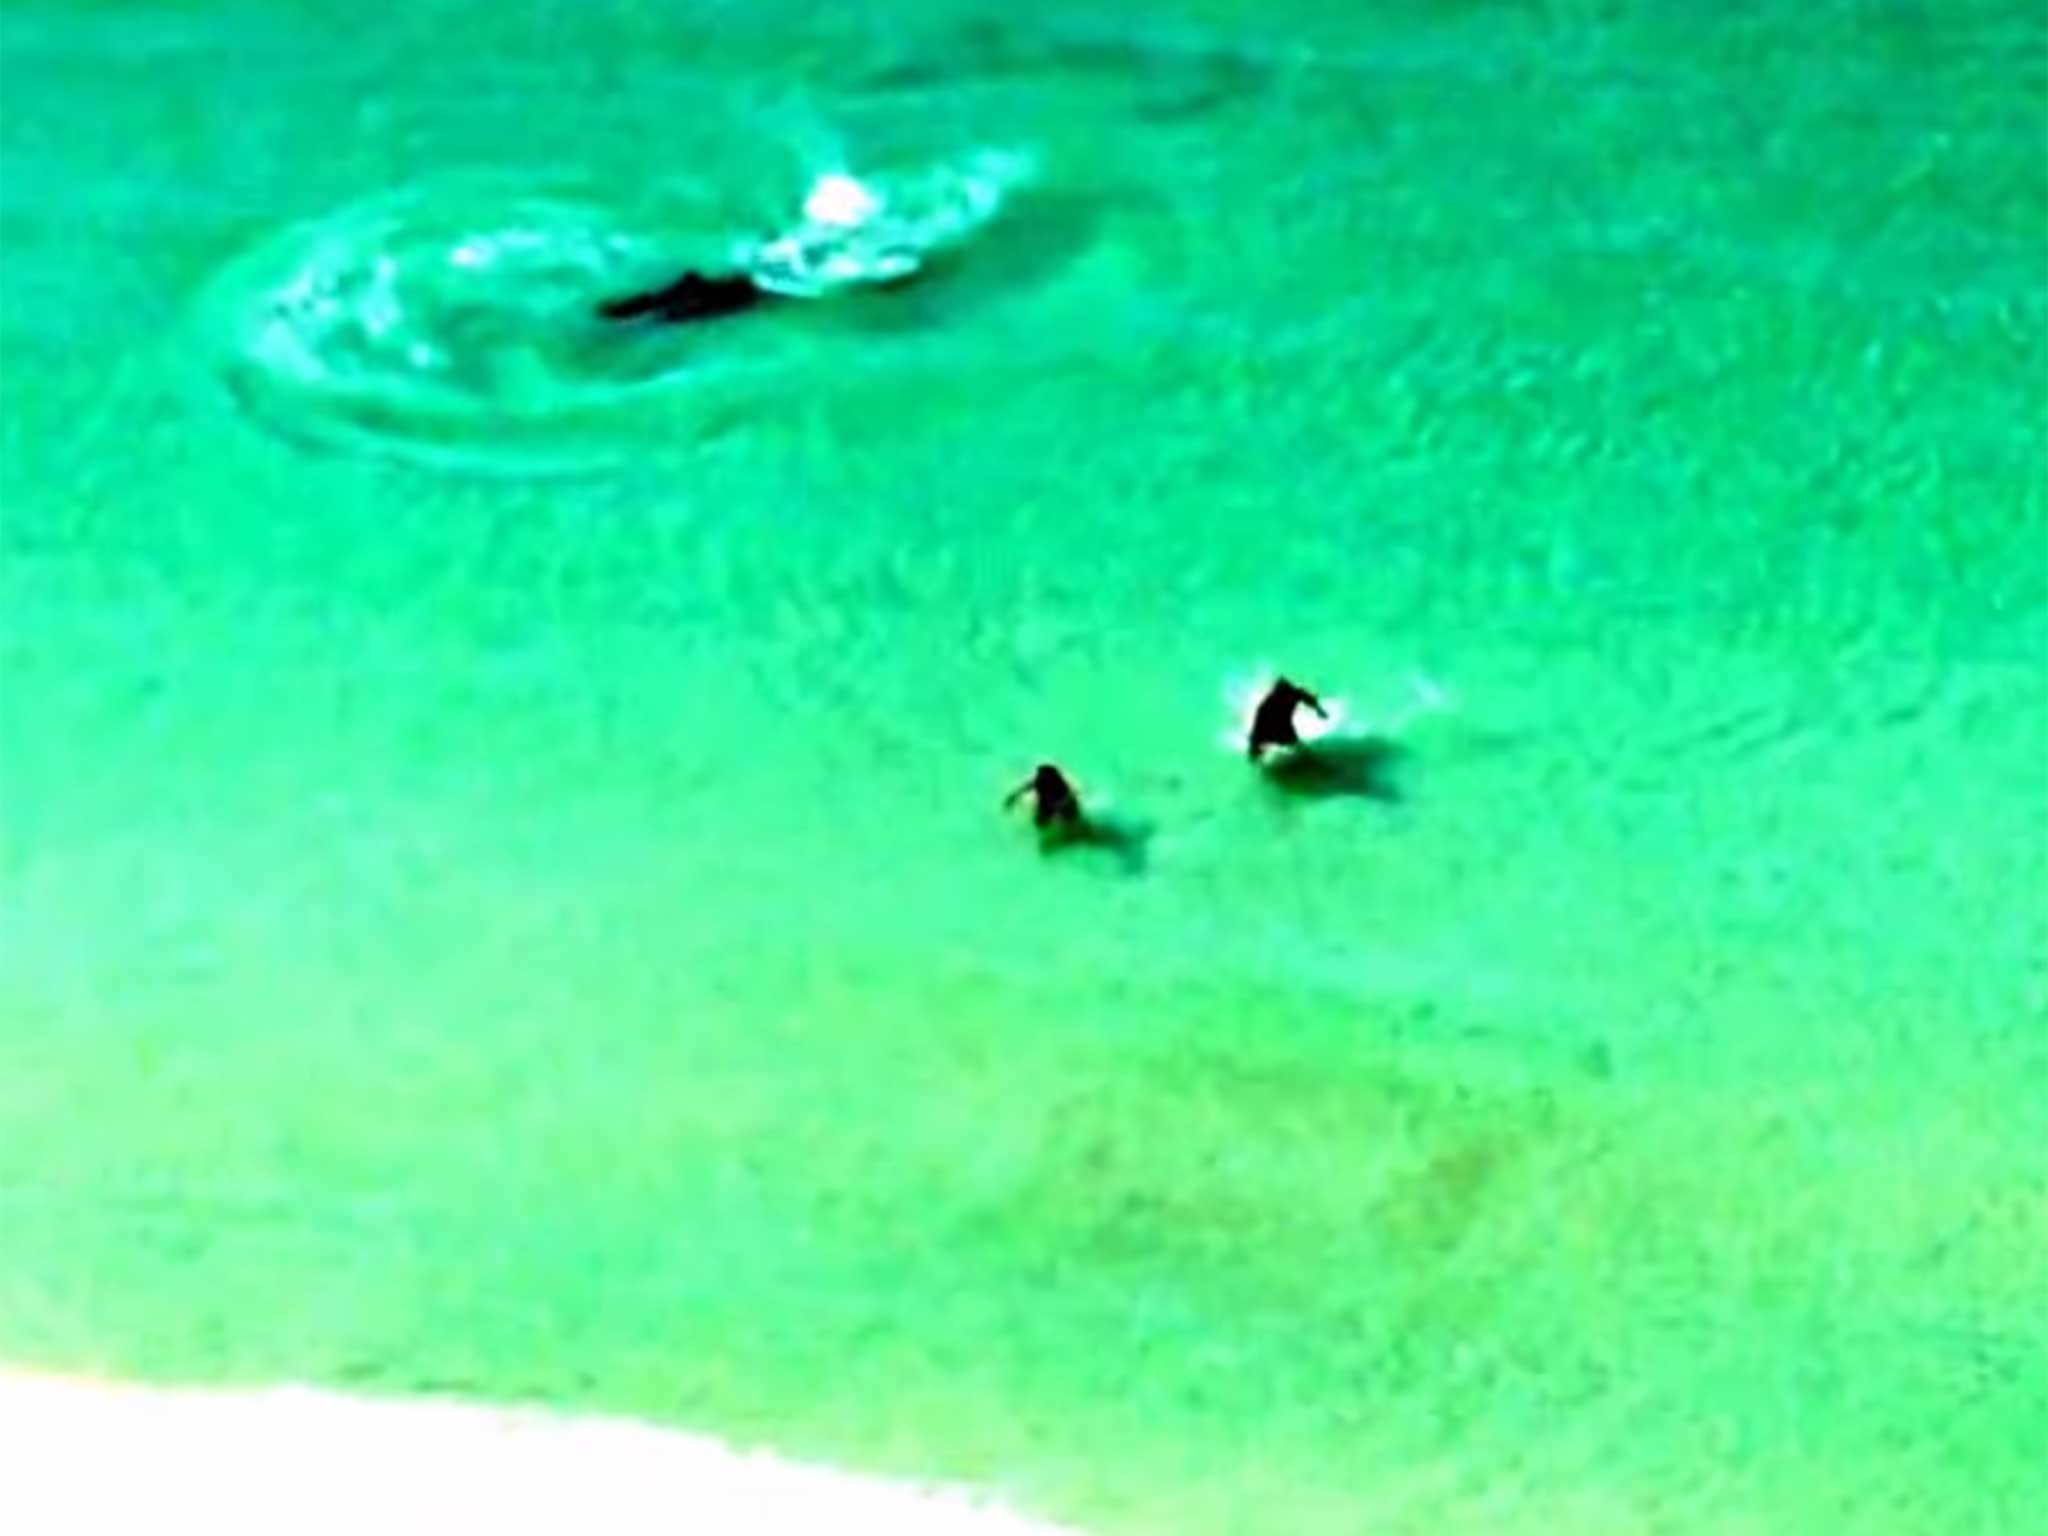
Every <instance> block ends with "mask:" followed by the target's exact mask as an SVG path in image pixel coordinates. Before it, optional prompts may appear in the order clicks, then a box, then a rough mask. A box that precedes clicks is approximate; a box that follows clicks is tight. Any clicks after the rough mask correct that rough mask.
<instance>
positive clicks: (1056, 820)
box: [1003, 763, 1086, 833]
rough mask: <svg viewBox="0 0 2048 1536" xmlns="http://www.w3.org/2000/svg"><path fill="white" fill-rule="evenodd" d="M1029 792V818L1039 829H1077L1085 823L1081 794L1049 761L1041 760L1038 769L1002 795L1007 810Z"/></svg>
mask: <svg viewBox="0 0 2048 1536" xmlns="http://www.w3.org/2000/svg"><path fill="white" fill-rule="evenodd" d="M1026 795H1029V796H1031V820H1032V824H1033V825H1035V826H1036V827H1037V828H1038V830H1039V831H1040V832H1045V833H1072V832H1079V831H1081V830H1082V828H1083V827H1084V826H1085V825H1086V823H1085V821H1084V818H1083V817H1082V815H1081V797H1080V796H1079V795H1077V794H1075V793H1074V786H1073V784H1072V783H1071V782H1070V781H1069V780H1068V778H1067V776H1066V775H1065V774H1064V773H1061V772H1060V771H1059V769H1057V768H1055V767H1054V766H1053V765H1052V764H1051V763H1040V764H1039V765H1038V771H1037V772H1036V773H1034V774H1032V775H1031V777H1030V778H1029V779H1026V780H1025V781H1024V782H1023V783H1022V784H1019V785H1018V786H1017V787H1016V788H1015V789H1013V790H1011V791H1010V792H1009V794H1007V795H1005V796H1004V797H1003V809H1004V810H1008V809H1009V808H1010V807H1011V806H1013V805H1015V804H1016V803H1017V802H1018V801H1019V800H1021V799H1022V798H1023V797H1024V796H1026Z"/></svg>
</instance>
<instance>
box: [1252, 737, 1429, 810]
mask: <svg viewBox="0 0 2048 1536" xmlns="http://www.w3.org/2000/svg"><path fill="white" fill-rule="evenodd" d="M1409 756H1410V754H1409V751H1408V749H1407V748H1406V747H1404V746H1402V745H1401V744H1400V743H1399V742H1396V741H1391V740H1389V739H1388V738H1386V737H1384V736H1341V737H1334V738H1333V737H1325V738H1323V739H1322V740H1321V741H1315V742H1310V743H1308V744H1306V745H1304V746H1299V747H1295V748H1293V749H1292V750H1291V751H1288V752H1287V753H1285V754H1284V755H1276V756H1274V757H1272V758H1270V759H1268V760H1267V761H1266V762H1265V763H1264V764H1262V765H1261V768H1260V771H1261V773H1262V774H1263V775H1264V777H1265V780H1266V783H1267V784H1268V785H1270V786H1271V787H1272V788H1273V789H1275V790H1277V791H1278V792H1280V793H1281V794H1284V795H1291V796H1294V797H1296V798H1298V799H1304V800H1328V799H1334V798H1337V797H1339V796H1352V797H1355V798H1358V799H1362V800H1377V801H1379V802H1381V803H1382V804H1386V805H1398V804H1400V803H1401V802H1402V801H1403V800H1405V799H1406V798H1407V793H1406V790H1405V789H1404V787H1403V785H1402V783H1401V773H1402V769H1403V766H1404V765H1405V764H1406V763H1407V761H1408V759H1409Z"/></svg>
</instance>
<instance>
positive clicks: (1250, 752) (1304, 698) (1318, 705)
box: [1244, 677, 1330, 762]
mask: <svg viewBox="0 0 2048 1536" xmlns="http://www.w3.org/2000/svg"><path fill="white" fill-rule="evenodd" d="M1304 704H1306V705H1307V706H1308V707H1309V708H1310V709H1312V710H1314V711H1315V712H1316V715H1317V717H1318V718H1320V719H1323V720H1327V719H1329V718H1330V714H1329V711H1328V710H1326V709H1324V708H1323V701H1322V700H1321V699H1319V698H1317V697H1316V696H1315V695H1314V694H1312V693H1310V692H1309V691H1308V690H1307V689H1306V688H1303V687H1301V686H1300V685H1299V684H1296V683H1291V682H1289V681H1288V680H1287V679H1286V678H1284V677H1283V678H1279V679H1277V680H1276V681H1275V682H1274V684H1273V686H1272V687H1271V688H1268V689H1267V690H1266V696H1265V697H1264V698H1262V699H1260V700H1259V704H1258V708H1257V709H1256V710H1254V711H1253V712H1252V728H1251V735H1250V736H1249V737H1248V738H1247V739H1246V741H1245V749H1244V751H1245V756H1246V757H1249V758H1250V759H1251V760H1252V761H1253V762H1257V761H1258V760H1259V758H1260V756H1261V755H1262V754H1263V753H1264V752H1265V751H1266V750H1267V749H1268V748H1269V747H1298V746H1300V745H1301V736H1300V734H1299V733H1298V732H1297V731H1296V730H1295V729H1294V712H1295V710H1296V709H1298V708H1300V707H1301V706H1302V705H1304Z"/></svg>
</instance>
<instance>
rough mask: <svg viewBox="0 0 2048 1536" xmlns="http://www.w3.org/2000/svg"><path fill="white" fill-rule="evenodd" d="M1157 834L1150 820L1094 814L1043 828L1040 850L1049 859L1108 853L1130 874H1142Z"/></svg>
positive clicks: (1041, 829)
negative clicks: (1148, 851)
mask: <svg viewBox="0 0 2048 1536" xmlns="http://www.w3.org/2000/svg"><path fill="white" fill-rule="evenodd" d="M1153 831H1154V828H1153V825H1152V823H1151V822H1149V821H1136V820H1132V819H1131V818H1128V817H1123V816H1116V815H1091V816H1086V817H1084V818H1082V819H1081V820H1080V821H1078V822H1070V823H1058V824H1055V825H1052V826H1047V827H1041V828H1040V829H1039V832H1038V851H1039V853H1041V854H1043V855H1046V856H1052V855H1056V854H1071V853H1076V852H1083V851H1086V852H1094V853H1100V854H1107V855H1108V856H1109V857H1111V858H1112V859H1114V860H1115V861H1116V863H1117V866H1118V868H1120V869H1121V870H1122V871H1123V873H1125V874H1126V875H1142V874H1144V873H1145V868H1146V859H1147V852H1146V850H1147V845H1148V844H1149V843H1150V842H1151V841H1152V833H1153Z"/></svg>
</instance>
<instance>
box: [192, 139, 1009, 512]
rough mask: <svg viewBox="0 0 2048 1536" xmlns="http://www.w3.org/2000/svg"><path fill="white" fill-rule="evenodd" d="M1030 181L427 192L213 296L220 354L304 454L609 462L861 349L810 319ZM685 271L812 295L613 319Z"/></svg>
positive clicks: (326, 233) (441, 188) (361, 212)
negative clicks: (834, 353) (622, 196)
mask: <svg viewBox="0 0 2048 1536" xmlns="http://www.w3.org/2000/svg"><path fill="white" fill-rule="evenodd" d="M1030 169H1031V163H1030V161H1029V160H1028V159H1027V158H1026V157H1024V156H1021V155H1015V154H1008V153H995V152H990V151H976V152H972V153H969V154H966V155H963V156H960V157H958V158H956V159H953V160H950V161H941V162H936V163H933V164H928V165H921V166H913V167H908V168H901V169H894V168H892V169H885V170H882V171H880V172H875V173H867V172H859V173H857V172H855V171H853V170H850V169H847V168H845V167H841V166H832V167H828V168H826V169H824V170H822V171H818V172H815V173H814V174H813V175H812V176H811V177H810V179H809V180H808V183H805V182H800V181H797V180H795V179H794V178H792V181H791V183H790V185H789V187H788V189H787V191H788V195H787V196H784V197H779V198H778V197H777V196H775V195H774V194H773V193H770V194H767V195H762V196H757V197H753V198H751V199H750V198H743V197H735V196H730V195H721V194H719V193H717V192H715V191H713V190H709V189H693V188H688V187H676V186H673V185H671V186H667V187H665V188H664V189H663V190H662V192H661V194H660V196H658V197H656V198H648V199H641V200H640V201H639V202H638V203H636V205H635V208H634V210H633V212H631V213H630V214H628V213H626V212H622V211H620V210H619V209H617V208H615V207H612V206H608V205H607V204H605V203H604V202H602V201H600V200H598V199H595V198H592V197H588V196H577V195H569V194H563V195H557V194H552V193H538V192H535V191H532V190H520V189H516V188H508V187H506V186H503V185H498V184H489V183H479V182H468V183H442V184H437V185H429V186H421V187H413V188H407V189H403V190H400V191H397V192H394V193H389V194H386V195H382V196H378V197H375V198H372V199H370V200H368V201H365V202H362V203H359V204H356V205H354V206H352V207H349V208H346V209H343V210H342V211H340V212H338V213H336V214H333V215H331V216H329V217H326V218H323V219H319V220H316V221H313V222H310V223H307V224H303V225H299V226H295V227H293V228H291V229H288V230H286V231H284V232H283V233H281V234H279V235H278V236H276V237H275V238H273V239H271V240H269V241H266V242H264V243H263V244H261V245H260V246H258V247H257V248H256V249H254V250H252V251H250V252H249V253H247V254H246V255H245V256H243V257H242V258H240V259H239V260H237V261H235V262H234V263H233V264H232V265H230V266H229V267H228V268H227V269H226V270H225V271H224V272H222V273H221V274H220V275H219V277H218V278H217V279H216V280H215V281H214V282H213V284H211V285H210V287H209V288H208V290H207V292H206V294H205V296H204V298H203V301H202V304H201V308H200V317H201V325H202V329H203V333H204V337H205V341H206V346H207V356H208V360H209V363H210V365H211V367H212V369H213V370H214V372H215V373H216V374H217V376H218V377H219V378H220V379H221V380H222V381H223V382H224V383H225V385H226V387H227V389H228V391H229V393H230V394H231V395H232V397H233V398H234V400H235V401H236V402H237V404H238V405H239V406H240V407H241V409H242V410H244V411H245V412H246V413H247V414H248V415H249V416H250V417H252V418H253V419H255V420H256V421H258V422H260V423H262V424H263V425H265V426H266V427H268V428H270V429H272V430H274V431H276V432H278V433H279V434H281V435H283V436H285V437H287V438H289V439H291V440H293V441H297V442H301V443H305V444H308V445H313V446H320V447H327V448H335V449H344V450H358V451H369V452H381V453H385V454H392V455H396V456H399V457H403V458H407V459H411V460H414V461H418V462H424V463H431V464H437V465H441V466H444V467H449V468H458V469H470V470H482V471H493V470H497V471H508V472H547V471H560V472H576V471H580V470H587V469H596V468H602V467H605V466H607V465H608V464H611V463H615V462H618V461H619V460H620V459H622V458H624V457H627V456H629V455H632V454H637V453H645V452H648V451H652V450H653V449H655V448H656V447H657V445H659V444H662V443H665V442H667V441H670V440H672V439H673V437H674V436H675V434H676V433H677V432H678V431H681V432H683V433H684V434H685V435H686V436H687V435H688V433H689V432H690V430H691V429H692V428H695V429H698V430H703V429H708V428H709V427H711V426H714V425H716V424H717V422H718V421H720V420H721V419H724V418H726V417H727V416H729V415H730V414H731V413H732V412H733V411H734V410H735V409H740V408H744V407H746V406H750V405H752V406H766V405H772V403H773V401H774V399H775V398H776V397H777V396H778V394H780V395H785V396H786V395H788V394H790V393H792V392H796V391H800V390H801V388H802V384H803V379H804V377H805V374H806V370H809V369H814V368H816V367H819V366H823V365H827V359H828V358H829V354H830V352H831V350H832V349H833V348H834V347H835V346H836V347H840V348H844V347H845V346H847V345H849V344H850V343H849V341H848V339H847V338H846V337H845V336H844V335H835V333H834V332H833V330H832V329H831V328H830V327H820V326H818V325H816V324H815V323H812V322H813V320H814V315H813V314H812V313H810V312H812V311H815V310H817V309H818V308H820V307H821V306H822V305H824V304H828V303H832V302H836V301H838V300H839V299H840V298H842V297H843V296H844V295H845V294H846V293H847V292H848V291H849V290H856V289H860V288H864V287H876V286H884V285H888V284H892V283H900V282H902V281H904V280H906V279H909V278H911V277H914V276H915V275H916V274H917V273H919V272H920V270H921V269H922V268H923V267H924V266H925V265H926V264H927V262H929V261H931V260H933V259H935V258H937V257H938V256H940V255H941V254H943V253H945V252H948V251H951V250H953V249H955V248H957V247H959V246H961V245H963V244H965V243H966V242H968V241H970V240H972V239H974V238H976V237H978V236H979V235H980V234H981V233H982V231H983V229H984V227H985V226H986V225H987V224H989V223H990V221H992V220H993V219H994V218H995V216H996V214H997V212H998V210H999V209H1001V207H1002V206H1003V204H1004V202H1005V200H1006V199H1007V197H1008V195H1009V193H1010V191H1011V190H1012V189H1013V188H1014V187H1016V186H1017V185H1019V184H1021V183H1022V182H1023V181H1024V180H1026V179H1027V177H1028V174H1029V171H1030ZM685 271H696V272H703V273H707V274H736V273H744V274H747V275H748V276H749V277H750V278H751V279H752V280H753V282H754V283H755V284H756V285H757V286H758V287H759V288H760V289H761V290H763V292H764V293H767V294H769V295H771V296H774V297H776V298H778V299H787V300H790V301H791V302H777V303H775V304H773V305H764V306H761V307H758V308H755V309H753V310H750V311H749V312H747V313H743V314H734V315H727V316H722V317H720V318H718V319H716V320H711V321H707V322H704V323H698V324H686V325H663V324H658V323H656V324H633V325H621V324H617V323H615V322H612V321H608V320H606V319H605V318H603V317H602V316H601V315H600V314H599V312H598V311H599V306H600V305H601V304H603V303H604V302H605V301H607V300H610V299H615V298H617V297H619V296H620V295H623V294H630V293H633V292H635V291H636V290H643V289H646V288H649V287H651V286H654V287H658V286H659V285H661V284H663V283H665V282H669V281H671V280H673V279H674V278H675V277H676V276H677V275H679V274H680V273H683V272H685ZM866 344H867V345H869V346H872V345H874V344H875V343H874V341H873V338H868V339H867V342H866Z"/></svg>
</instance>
